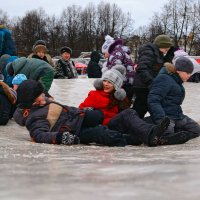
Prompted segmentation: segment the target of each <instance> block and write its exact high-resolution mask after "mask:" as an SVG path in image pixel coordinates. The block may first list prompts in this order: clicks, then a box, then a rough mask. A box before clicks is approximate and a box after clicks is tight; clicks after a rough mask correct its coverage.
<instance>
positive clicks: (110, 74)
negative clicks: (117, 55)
mask: <svg viewBox="0 0 200 200" xmlns="http://www.w3.org/2000/svg"><path fill="white" fill-rule="evenodd" d="M125 72H126V69H125V67H124V66H123V65H115V66H114V67H112V69H110V70H107V71H106V72H105V73H104V74H103V75H102V78H101V79H96V80H95V81H94V87H95V88H96V89H97V90H100V89H103V81H104V80H107V81H109V82H111V83H112V84H113V85H114V88H115V90H116V91H115V93H114V96H115V98H116V99H118V100H120V101H121V100H123V99H125V98H126V92H125V90H124V89H122V88H121V87H122V85H123V81H124V74H125Z"/></svg>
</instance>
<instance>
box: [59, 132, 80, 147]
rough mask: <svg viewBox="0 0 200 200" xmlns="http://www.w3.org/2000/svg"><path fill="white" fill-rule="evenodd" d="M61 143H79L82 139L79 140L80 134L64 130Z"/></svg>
mask: <svg viewBox="0 0 200 200" xmlns="http://www.w3.org/2000/svg"><path fill="white" fill-rule="evenodd" d="M61 143H62V144H65V145H72V144H79V143H80V140H79V138H78V136H76V135H73V134H71V133H69V132H64V133H63V134H62V141H61Z"/></svg>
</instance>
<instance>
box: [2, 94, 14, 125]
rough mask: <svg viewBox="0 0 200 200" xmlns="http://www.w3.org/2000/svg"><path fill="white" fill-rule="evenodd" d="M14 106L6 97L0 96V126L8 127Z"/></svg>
mask: <svg viewBox="0 0 200 200" xmlns="http://www.w3.org/2000/svg"><path fill="white" fill-rule="evenodd" d="M11 112H12V105H11V103H10V102H9V100H8V99H7V97H6V96H4V95H3V94H0V125H6V124H7V123H8V121H9V119H10V117H11V116H10V115H11Z"/></svg>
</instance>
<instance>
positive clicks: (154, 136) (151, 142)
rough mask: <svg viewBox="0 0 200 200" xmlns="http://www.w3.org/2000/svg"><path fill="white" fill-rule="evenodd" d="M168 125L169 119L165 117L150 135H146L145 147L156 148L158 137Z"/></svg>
mask: <svg viewBox="0 0 200 200" xmlns="http://www.w3.org/2000/svg"><path fill="white" fill-rule="evenodd" d="M169 124H170V119H169V118H168V117H165V118H164V119H163V120H162V121H161V123H160V124H158V125H156V126H154V127H153V128H152V130H151V131H150V133H149V134H148V137H147V141H146V142H145V143H146V144H147V146H149V147H154V146H157V145H158V143H159V141H160V137H161V136H162V134H163V133H164V131H165V130H166V129H167V127H168V126H169Z"/></svg>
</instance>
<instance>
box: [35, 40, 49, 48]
mask: <svg viewBox="0 0 200 200" xmlns="http://www.w3.org/2000/svg"><path fill="white" fill-rule="evenodd" d="M37 45H43V46H45V47H46V42H45V41H44V40H37V41H36V42H35V44H34V45H33V46H34V47H36V46H37Z"/></svg>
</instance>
